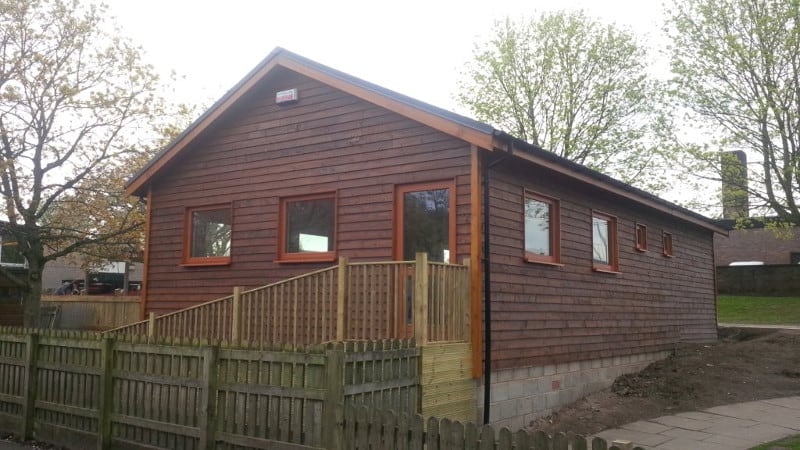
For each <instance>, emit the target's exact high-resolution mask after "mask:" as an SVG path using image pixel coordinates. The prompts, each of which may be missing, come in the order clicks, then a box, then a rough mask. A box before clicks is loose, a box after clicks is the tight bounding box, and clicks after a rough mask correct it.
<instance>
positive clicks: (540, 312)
mask: <svg viewBox="0 0 800 450" xmlns="http://www.w3.org/2000/svg"><path fill="white" fill-rule="evenodd" d="M490 186H491V212H492V214H491V251H492V254H491V262H492V266H491V267H492V364H493V367H494V368H497V369H499V368H509V367H521V366H526V365H540V364H553V363H561V362H567V361H580V360H588V359H597V358H605V357H609V356H622V355H631V354H639V353H649V352H657V351H662V350H668V349H670V348H671V347H672V346H673V345H674V344H675V343H676V342H678V341H679V340H682V341H703V340H710V339H714V338H715V336H716V316H715V295H714V272H713V270H714V264H713V252H712V236H711V232H710V231H707V230H703V229H701V228H699V227H696V226H694V225H691V224H687V223H685V222H681V221H677V220H675V219H673V218H670V217H668V216H666V215H664V214H661V213H658V212H654V211H651V210H648V209H646V208H644V207H641V206H634V205H631V204H630V203H629V202H627V201H624V200H622V199H619V198H615V197H612V196H610V195H606V194H603V193H601V192H599V191H597V190H596V189H592V188H590V187H587V186H582V185H579V184H576V183H575V182H574V181H571V180H569V179H567V178H565V177H561V176H558V175H556V174H552V173H548V172H545V171H543V170H541V169H539V168H536V167H534V166H532V165H525V166H520V165H519V164H516V165H515V166H513V167H512V165H511V164H503V165H500V166H498V167H496V168H495V169H493V170H492V173H491V181H490ZM524 189H528V190H531V191H534V192H538V193H540V194H543V195H546V196H550V197H554V198H557V199H559V200H560V206H561V262H562V263H563V266H561V267H559V266H551V265H544V264H536V263H528V262H524V261H523V254H522V249H523V246H524V234H523V233H524V222H523V190H524ZM592 208H594V209H595V210H598V211H601V212H603V213H606V214H611V215H615V216H616V217H617V221H618V222H617V226H618V241H619V260H620V262H619V270H620V272H621V273H618V274H610V273H599V272H593V271H592V250H591V245H592V230H591V223H592ZM635 223H641V224H644V225H646V226H647V233H648V236H647V237H648V251H647V252H639V251H636V250H635V248H634V247H635V230H634V229H635ZM662 231H666V232H669V233H672V236H673V247H674V257H672V258H667V257H664V256H663V255H662V242H661V234H662Z"/></svg>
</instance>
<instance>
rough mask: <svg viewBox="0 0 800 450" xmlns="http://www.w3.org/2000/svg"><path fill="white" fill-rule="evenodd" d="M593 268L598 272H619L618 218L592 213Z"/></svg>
mask: <svg viewBox="0 0 800 450" xmlns="http://www.w3.org/2000/svg"><path fill="white" fill-rule="evenodd" d="M592 268H593V269H594V270H596V271H598V272H617V271H619V253H618V250H617V218H616V217H614V216H609V215H607V214H603V213H599V212H594V213H592Z"/></svg>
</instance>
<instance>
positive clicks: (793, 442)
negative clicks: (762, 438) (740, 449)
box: [750, 434, 800, 450]
mask: <svg viewBox="0 0 800 450" xmlns="http://www.w3.org/2000/svg"><path fill="white" fill-rule="evenodd" d="M750 450H800V434H796V435H794V436H789V437H785V438H783V439H778V440H777V441H772V442H768V443H766V444H762V445H759V446H756V447H753V448H751V449H750Z"/></svg>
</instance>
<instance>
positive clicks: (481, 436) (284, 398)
mask: <svg viewBox="0 0 800 450" xmlns="http://www.w3.org/2000/svg"><path fill="white" fill-rule="evenodd" d="M139 340H140V338H138V337H137V338H135V339H132V340H131V341H128V340H127V338H124V337H123V338H109V337H107V336H106V337H102V336H101V335H98V334H93V333H77V332H64V331H60V330H44V331H42V332H41V333H35V332H31V331H30V330H20V329H8V328H0V376H2V380H3V383H0V432H3V433H11V434H15V435H17V436H18V437H20V438H22V439H30V438H35V439H37V440H41V441H44V442H47V443H50V444H53V445H56V446H64V447H67V448H73V449H77V448H97V449H109V448H114V449H147V450H158V449H165V450H166V449H175V448H180V449H187V450H206V449H211V448H217V449H237V450H246V449H263V448H283V449H306V450H310V449H312V450H313V449H332V450H339V449H348V450H352V449H355V450H360V449H365V450H366V449H375V448H382V449H387V450H388V449H422V448H426V449H428V450H444V449H451V450H466V449H487V450H512V449H515V450H544V449H547V450H567V449H569V448H571V449H573V450H581V449H589V448H591V449H593V450H606V449H614V448H615V447H609V446H608V444H607V443H606V441H604V440H602V439H594V440H591V441H589V440H587V439H585V438H583V437H580V436H574V437H569V438H568V437H567V436H566V435H564V434H557V435H555V436H548V435H546V434H544V433H541V432H538V433H528V432H525V431H518V432H516V433H511V432H510V431H509V430H507V429H505V428H503V429H500V430H499V431H497V432H495V430H494V429H493V428H492V427H489V426H483V427H478V426H475V425H474V424H471V423H467V424H463V425H462V424H461V423H459V422H454V421H450V420H447V419H441V420H439V419H435V418H428V419H427V420H426V419H424V418H423V417H422V416H420V415H419V414H417V413H418V412H419V408H418V405H419V385H420V378H419V373H418V371H417V370H418V366H419V359H420V349H419V348H418V347H416V346H415V345H414V343H413V340H412V341H405V340H392V341H377V342H376V341H372V342H348V343H346V344H342V343H337V344H329V345H326V346H311V347H307V348H303V349H300V350H295V351H280V352H279V351H265V350H240V349H232V348H222V347H217V346H203V347H197V346H190V345H166V344H165V343H163V342H162V343H158V344H155V343H150V344H143V343H140V342H138V341H139ZM170 340H172V339H167V341H170ZM393 411H398V412H399V413H395V412H393ZM590 445H591V447H590Z"/></svg>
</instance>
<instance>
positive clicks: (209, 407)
mask: <svg viewBox="0 0 800 450" xmlns="http://www.w3.org/2000/svg"><path fill="white" fill-rule="evenodd" d="M218 356H219V348H218V347H216V346H209V347H203V372H202V374H201V377H202V378H201V379H200V382H201V383H202V385H203V395H202V397H200V404H199V405H198V411H197V412H198V417H197V428H198V429H200V445H199V448H200V450H212V449H215V448H216V445H217V442H216V441H217V436H216V435H217V357H218Z"/></svg>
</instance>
